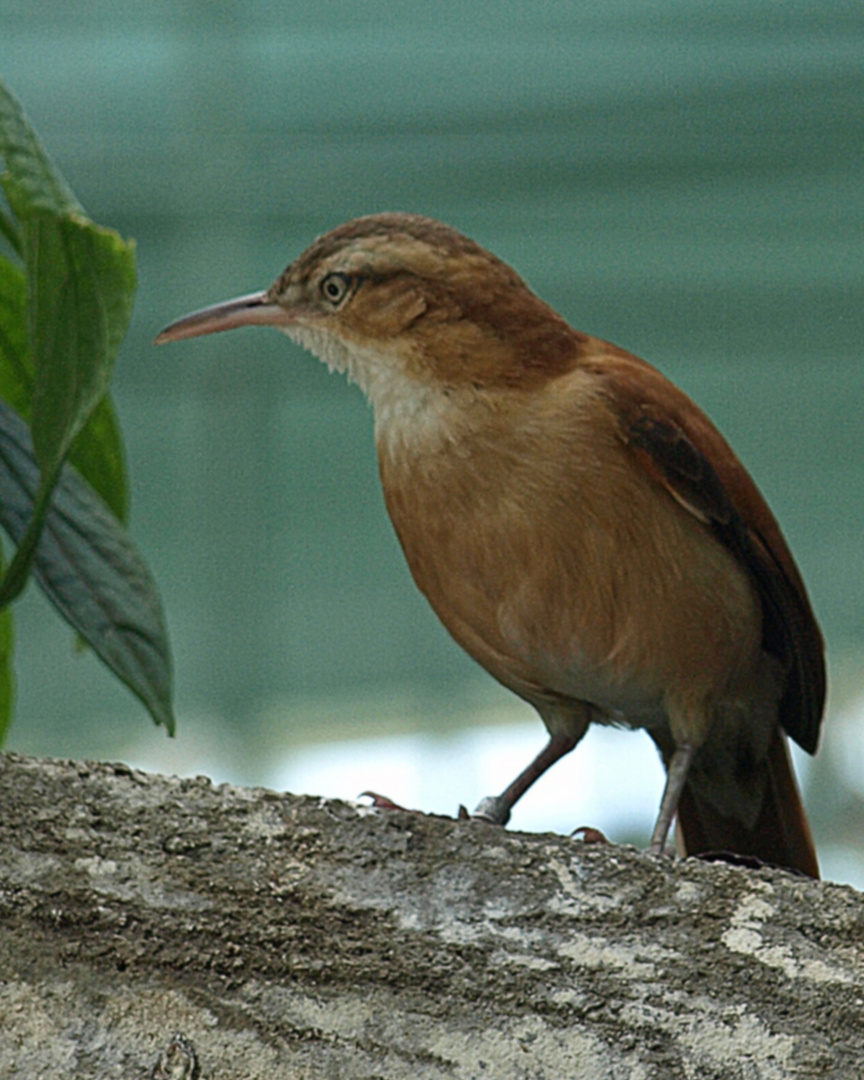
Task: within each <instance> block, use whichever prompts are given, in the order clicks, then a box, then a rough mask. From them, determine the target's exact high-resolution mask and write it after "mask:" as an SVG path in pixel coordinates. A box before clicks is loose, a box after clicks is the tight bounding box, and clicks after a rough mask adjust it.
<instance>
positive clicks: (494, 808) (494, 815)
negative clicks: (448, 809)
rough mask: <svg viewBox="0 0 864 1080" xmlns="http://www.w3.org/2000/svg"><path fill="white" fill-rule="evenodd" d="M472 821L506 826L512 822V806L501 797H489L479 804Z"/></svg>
mask: <svg viewBox="0 0 864 1080" xmlns="http://www.w3.org/2000/svg"><path fill="white" fill-rule="evenodd" d="M461 809H464V808H462V807H460V810H461ZM460 817H461V814H460ZM470 820H471V821H485V822H486V823H487V824H488V825H506V824H507V822H508V821H509V820H510V804H509V803H508V802H507V801H506V800H505V799H502V798H501V796H500V795H487V796H486V798H485V799H481V800H480V802H479V803H477V808H476V810H475V811H474V813H473V814H472V815H471V819H470Z"/></svg>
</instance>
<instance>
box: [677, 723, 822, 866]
mask: <svg viewBox="0 0 864 1080" xmlns="http://www.w3.org/2000/svg"><path fill="white" fill-rule="evenodd" d="M757 768H759V769H761V770H764V777H762V778H760V780H763V779H764V797H763V799H762V806H761V809H760V810H759V813H758V815H757V817H756V820H755V821H754V823H753V825H752V827H748V826H746V825H745V824H743V823H742V822H740V821H738V820H737V819H736V818H732V817H725V816H723V815H721V814H720V813H719V812H718V810H717V809H716V808H715V807H714V806H713V805H712V804H711V803H710V802H709V801H708V800H707V799H705V798H704V797H703V796H701V795H700V793H699V790H698V787H695V786H694V785H693V784H692V783H691V782H690V781H688V783H687V784H686V785H685V787H684V790H683V792H682V793H681V800H680V802H679V804H678V843H679V846H681V847H682V848H683V853H684V854H686V855H703V854H707V853H709V852H717V853H723V852H727V853H730V854H735V855H741V856H745V857H748V856H749V857H753V858H756V859H758V860H759V861H760V862H764V863H769V864H771V865H774V866H783V867H786V868H787V869H790V870H798V871H800V872H801V873H802V874H807V875H808V876H809V877H813V878H818V877H819V863H818V861H817V859H816V848H815V846H814V844H813V837H812V835H811V833H810V825H809V823H808V821H807V816H806V814H805V813H804V806H803V803H802V802H801V794H800V792H799V791H798V784H797V782H796V780H795V773H794V772H793V769H792V761H791V759H790V756H789V747H788V744H787V740H786V736H785V735H784V734H783V731H782V730H781V729H780V727H779V726H778V727H776V728H775V730H774V735H773V736H772V739H771V743H770V745H769V747H768V753H767V755H766V757H765V758H764V759H763V761H762V762H761V763H760V764H759V765H758V766H757Z"/></svg>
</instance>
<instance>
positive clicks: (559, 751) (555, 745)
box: [471, 732, 581, 825]
mask: <svg viewBox="0 0 864 1080" xmlns="http://www.w3.org/2000/svg"><path fill="white" fill-rule="evenodd" d="M579 738H581V732H580V734H579V737H578V738H576V737H574V736H572V735H551V736H550V737H549V742H548V743H547V744H546V746H545V747H544V748H543V749H542V750H541V751H540V753H539V754H538V755H537V757H535V758H534V760H533V761H532V762H531V764H530V765H529V766H528V767H527V769H523V770H522V772H521V773H519V775H518V776H517V777H516V779H515V780H514V781H513V783H512V784H511V785H510V786H509V787H508V788H506V789H505V790H504V791H502V792H501V794H500V795H487V796H486V798H485V799H481V800H480V802H479V803H478V804H477V809H476V810H475V811H474V813H473V814H472V815H471V816H472V817H473V818H474V819H475V820H479V821H488V822H489V823H490V824H492V825H506V824H507V822H508V821H509V820H510V811H511V810H512V809H513V807H514V806H515V805H516V803H517V802H518V801H519V799H521V798H522V796H523V795H524V794H525V792H526V791H527V790H528V788H529V787H531V785H532V784H533V783H534V781H535V780H539V779H540V777H541V776H542V775H543V773H545V772H546V770H547V769H549V768H551V767H552V766H553V765H554V764H555V762H556V761H558V760H559V759H560V758H562V757H564V755H565V754H569V753H570V751H571V750H572V749H573V747H574V746H575V745H576V743H577V742H579Z"/></svg>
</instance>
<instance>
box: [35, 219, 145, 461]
mask: <svg viewBox="0 0 864 1080" xmlns="http://www.w3.org/2000/svg"><path fill="white" fill-rule="evenodd" d="M24 252H25V263H26V265H27V270H28V279H29V287H30V341H31V347H32V349H33V354H34V357H35V361H36V386H35V390H34V394H33V415H32V418H31V421H30V423H31V427H32V430H33V445H34V447H35V449H36V459H37V460H38V462H39V464H40V466H41V468H42V471H43V474H49V475H50V473H51V472H52V471H53V470H54V469H55V468H56V467H57V466H58V465H59V463H60V462H61V461H62V460H63V458H64V457H65V456H66V454H67V453H68V452H69V449H70V448H71V446H72V443H73V441H74V440H75V438H76V436H77V435H78V434H79V432H80V431H81V429H82V428H83V426H84V424H85V422H86V420H87V418H88V416H89V415H90V413H91V412H92V411H93V409H94V408H95V406H96V404H97V403H98V402H99V401H100V400H101V399H102V398H103V397H104V396H105V393H106V391H107V389H108V384H109V382H110V380H111V375H112V373H113V370H114V361H115V360H116V358H117V353H118V351H119V349H120V345H121V344H122V342H123V338H124V337H125V336H126V331H127V329H128V327H129V320H130V319H131V317H132V305H133V302H134V296H135V285H136V277H135V248H134V244H132V243H126V242H124V241H123V240H122V239H121V238H120V237H119V236H118V235H117V233H115V232H114V231H113V230H110V229H103V228H100V227H98V226H96V225H93V224H92V223H91V222H81V221H78V220H73V219H69V218H53V217H50V216H48V215H45V214H41V213H40V214H36V215H34V216H33V217H31V218H28V219H27V220H26V221H25V222H24Z"/></svg>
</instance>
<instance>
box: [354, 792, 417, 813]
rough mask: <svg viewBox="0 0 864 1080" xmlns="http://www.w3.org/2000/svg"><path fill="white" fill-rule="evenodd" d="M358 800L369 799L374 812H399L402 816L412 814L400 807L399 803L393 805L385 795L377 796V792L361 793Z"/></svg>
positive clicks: (405, 808)
mask: <svg viewBox="0 0 864 1080" xmlns="http://www.w3.org/2000/svg"><path fill="white" fill-rule="evenodd" d="M358 798H360V799H371V800H372V806H373V807H374V809H376V810H400V811H401V812H402V813H403V814H410V813H412V811H411V810H409V809H408V808H407V807H405V806H400V805H399V803H395V802H393V800H392V799H388V798H387V796H386V795H379V794H378V792H377V791H361V792H360V794H359V796H358Z"/></svg>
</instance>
